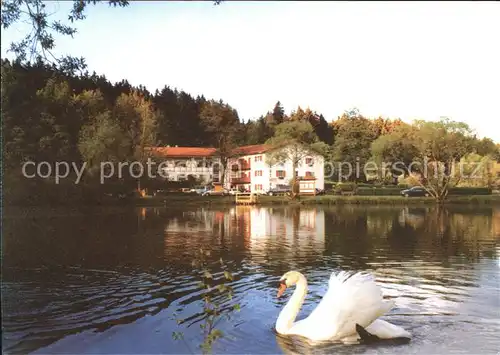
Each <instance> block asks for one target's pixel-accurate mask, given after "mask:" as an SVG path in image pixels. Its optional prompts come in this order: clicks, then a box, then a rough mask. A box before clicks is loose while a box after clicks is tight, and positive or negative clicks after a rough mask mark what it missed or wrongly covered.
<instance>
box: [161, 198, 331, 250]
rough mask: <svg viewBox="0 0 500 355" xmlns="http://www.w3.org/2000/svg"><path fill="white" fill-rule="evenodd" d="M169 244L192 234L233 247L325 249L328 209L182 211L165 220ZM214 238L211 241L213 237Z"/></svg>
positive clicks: (166, 241) (246, 207) (245, 248)
mask: <svg viewBox="0 0 500 355" xmlns="http://www.w3.org/2000/svg"><path fill="white" fill-rule="evenodd" d="M164 232H165V247H169V248H171V247H176V246H178V245H179V243H178V241H177V240H176V239H177V238H179V237H180V236H181V235H185V234H188V235H189V236H190V238H196V239H197V241H198V243H199V242H200V238H201V239H205V238H207V240H206V241H204V242H205V243H206V244H211V245H212V246H215V245H217V244H220V243H221V242H223V243H231V244H232V246H233V248H232V249H234V247H236V246H240V247H243V249H244V250H246V251H250V252H252V251H256V250H257V249H260V252H262V251H263V250H262V249H263V248H264V249H265V248H266V247H267V246H269V244H273V245H274V246H281V247H286V248H291V249H294V250H300V248H311V247H314V248H316V249H317V251H318V252H321V251H322V250H324V244H325V212H324V211H323V210H321V209H315V208H307V209H304V208H301V209H299V208H294V209H290V208H264V207H256V206H236V207H232V208H230V209H226V210H211V209H203V208H202V209H199V210H196V211H189V212H188V211H186V212H180V213H179V212H178V213H177V215H175V216H171V217H170V218H166V219H164ZM209 239H210V240H209ZM186 242H187V243H189V242H188V241H186Z"/></svg>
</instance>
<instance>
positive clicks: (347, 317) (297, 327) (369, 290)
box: [276, 271, 411, 343]
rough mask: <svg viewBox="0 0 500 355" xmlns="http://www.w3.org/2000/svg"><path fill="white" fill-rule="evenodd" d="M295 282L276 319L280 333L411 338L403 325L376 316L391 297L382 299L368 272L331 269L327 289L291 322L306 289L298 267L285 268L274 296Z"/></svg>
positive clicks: (345, 338)
mask: <svg viewBox="0 0 500 355" xmlns="http://www.w3.org/2000/svg"><path fill="white" fill-rule="evenodd" d="M293 285H296V288H295V291H294V292H293V294H292V297H291V298H290V300H289V301H288V303H287V305H286V306H285V307H284V308H283V310H282V311H281V313H280V315H279V317H278V319H277V321H276V331H277V332H278V334H282V335H300V336H303V337H305V338H307V339H308V340H309V341H310V342H320V341H338V342H343V343H351V342H358V341H360V340H364V341H369V340H378V339H394V338H407V339H409V338H411V335H410V333H408V332H407V331H406V330H405V329H403V328H401V327H398V326H396V325H394V324H391V323H389V322H386V321H383V320H381V319H377V318H378V317H380V316H382V315H384V314H385V313H387V312H389V311H390V310H391V308H392V307H393V306H394V301H388V300H384V299H383V296H382V291H381V289H380V287H379V286H378V285H377V284H376V283H375V280H374V278H373V276H372V275H370V274H367V273H364V272H358V273H355V274H352V273H348V272H345V271H341V272H339V273H338V274H335V273H332V276H331V277H330V282H329V285H328V291H327V292H326V293H325V295H324V296H323V299H322V300H321V301H320V303H319V304H318V305H317V306H316V308H315V309H314V310H313V311H312V313H311V314H310V315H309V317H307V318H306V319H303V320H300V321H298V322H295V318H296V317H297V314H298V312H299V310H300V308H301V306H302V304H303V303H304V299H305V297H306V293H307V280H306V278H305V277H304V275H302V274H301V273H300V272H298V271H289V272H287V273H286V274H284V275H283V276H282V277H281V279H280V286H279V290H278V298H279V297H281V295H282V294H283V292H285V290H286V289H287V288H288V287H291V286H293Z"/></svg>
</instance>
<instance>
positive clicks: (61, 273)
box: [2, 206, 500, 354]
mask: <svg viewBox="0 0 500 355" xmlns="http://www.w3.org/2000/svg"><path fill="white" fill-rule="evenodd" d="M3 223H4V231H3V270H2V277H3V285H2V297H3V300H2V304H3V305H2V307H3V309H2V311H3V331H2V338H3V341H2V347H3V349H4V352H6V353H12V354H13V353H30V352H35V353H44V354H49V353H50V354H52V353H71V354H74V353H93V354H97V353H99V354H139V353H143V354H146V353H147V354H153V353H175V354H184V353H200V351H201V350H200V348H199V345H200V344H201V343H202V342H203V335H202V333H201V329H200V324H202V323H203V322H204V320H203V314H202V309H203V301H202V297H203V295H204V293H205V292H207V291H203V290H202V289H200V287H199V282H200V276H199V274H197V273H196V272H194V271H193V266H192V261H193V259H195V252H196V251H197V250H199V248H200V247H202V248H205V249H206V250H209V251H210V255H209V256H207V258H208V259H209V261H213V262H214V263H213V266H212V267H211V271H212V273H213V275H214V278H215V279H218V278H221V277H222V273H223V269H222V266H221V265H220V264H218V263H217V261H219V259H220V258H222V259H223V260H224V262H225V263H226V264H227V266H228V267H229V268H230V269H231V270H232V271H233V275H234V281H232V282H231V284H230V285H231V286H232V288H233V289H234V297H233V298H232V300H227V301H225V302H226V303H225V306H227V307H225V309H227V312H228V313H227V315H229V316H230V317H229V318H224V319H222V320H221V321H220V323H219V324H218V329H220V330H222V331H223V333H224V337H223V338H221V339H219V340H218V341H216V342H215V344H214V347H213V352H214V353H231V354H241V353H246V354H276V353H297V354H304V353H313V352H320V353H345V354H354V353H369V354H375V353H387V354H393V353H399V354H448V353H462V354H497V353H498V352H499V351H500V341H499V334H500V314H499V312H500V287H499V282H500V278H499V267H500V262H499V260H500V258H499V256H500V243H499V242H500V209H492V208H477V207H476V208H475V209H466V208H464V207H454V208H448V209H446V210H437V209H428V208H414V207H411V208H405V207H397V208H392V207H391V208H387V207H369V208H368V207H347V206H345V207H336V208H314V207H313V208H310V207H307V208H304V207H302V208H259V207H237V208H228V209H220V210H218V209H202V208H200V209H197V210H191V211H182V210H181V209H172V208H168V209H158V208H150V209H144V208H141V209H129V208H123V209H113V210H103V211H99V212H89V211H88V212H69V211H60V212H45V213H35V212H33V213H30V214H20V213H17V212H15V211H10V213H9V214H8V215H7V216H6V217H5V219H4V221H3ZM292 269H294V270H298V271H300V272H302V273H303V274H304V275H305V276H306V277H307V279H308V283H309V293H308V295H307V297H306V301H305V304H304V306H303V307H302V311H301V312H300V314H299V318H303V317H305V316H307V315H308V314H309V312H310V311H311V310H312V309H313V308H314V306H315V304H317V302H318V300H319V299H320V298H321V297H322V295H323V294H324V292H325V291H326V287H327V281H328V278H329V276H330V274H331V272H332V271H338V270H341V269H344V270H370V271H371V272H373V273H374V274H375V276H376V277H377V281H378V282H379V283H380V285H381V286H382V288H383V292H384V294H385V295H386V296H388V297H393V298H395V299H396V307H395V308H394V309H393V310H392V311H391V313H390V314H388V315H386V316H385V317H384V319H386V320H388V321H390V322H392V323H394V324H397V325H401V326H403V327H404V328H406V329H407V330H408V331H410V332H411V333H412V334H413V339H412V341H411V342H410V343H408V344H404V345H389V344H380V345H377V346H364V345H339V344H332V345H327V346H326V347H321V348H312V347H310V346H307V345H306V344H304V343H303V342H302V341H301V340H300V339H284V338H281V337H278V336H277V335H276V334H275V333H274V330H273V327H274V323H275V321H276V318H277V317H278V314H279V312H280V311H281V309H282V308H283V307H284V305H285V303H286V302H287V300H288V297H289V294H290V292H289V293H288V297H284V299H280V300H278V299H276V290H277V281H278V279H279V277H280V276H281V275H282V274H283V273H285V272H286V271H289V270H292ZM233 304H239V305H240V310H239V311H238V310H234V311H232V310H231V309H232V308H231V306H232V305H233ZM176 319H183V320H184V322H182V323H180V324H178V322H177V321H176ZM176 331H181V332H183V333H184V341H183V340H173V339H172V332H176Z"/></svg>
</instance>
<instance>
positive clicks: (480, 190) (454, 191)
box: [448, 187, 491, 196]
mask: <svg viewBox="0 0 500 355" xmlns="http://www.w3.org/2000/svg"><path fill="white" fill-rule="evenodd" d="M448 195H452V196H453V195H454V196H456V195H491V189H490V188H488V187H453V188H451V189H450V190H449V191H448Z"/></svg>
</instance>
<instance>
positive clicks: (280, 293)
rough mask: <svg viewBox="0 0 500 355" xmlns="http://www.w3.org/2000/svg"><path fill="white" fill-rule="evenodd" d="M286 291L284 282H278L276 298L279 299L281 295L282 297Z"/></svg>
mask: <svg viewBox="0 0 500 355" xmlns="http://www.w3.org/2000/svg"><path fill="white" fill-rule="evenodd" d="M285 290H286V284H285V283H284V282H280V287H279V288H278V295H277V297H278V298H280V297H281V295H283V292H285Z"/></svg>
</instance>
